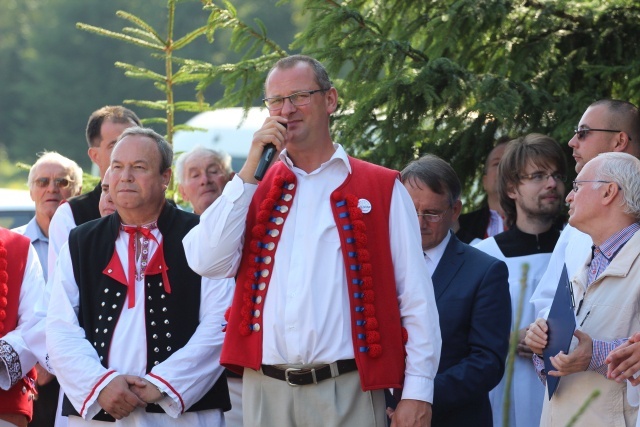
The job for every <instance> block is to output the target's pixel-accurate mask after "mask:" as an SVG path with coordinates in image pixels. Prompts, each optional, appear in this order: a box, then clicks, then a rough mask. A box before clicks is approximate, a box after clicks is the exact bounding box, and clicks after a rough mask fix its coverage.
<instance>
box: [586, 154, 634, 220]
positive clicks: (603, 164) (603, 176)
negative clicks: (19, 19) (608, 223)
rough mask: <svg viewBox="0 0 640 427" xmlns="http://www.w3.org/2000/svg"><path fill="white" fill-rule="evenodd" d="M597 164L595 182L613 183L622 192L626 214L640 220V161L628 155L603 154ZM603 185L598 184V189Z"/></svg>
mask: <svg viewBox="0 0 640 427" xmlns="http://www.w3.org/2000/svg"><path fill="white" fill-rule="evenodd" d="M596 158H597V159H601V160H600V161H598V162H597V163H596V171H595V178H594V180H602V181H612V182H615V183H616V184H618V186H619V187H620V189H621V190H622V198H623V202H622V206H623V207H624V212H625V213H626V214H629V215H632V216H633V217H634V218H635V219H636V220H640V160H638V159H637V158H635V157H634V156H632V155H631V154H627V153H613V152H611V153H601V154H598V156H596ZM602 184H603V183H596V185H594V188H598V187H600V186H601V185H602Z"/></svg>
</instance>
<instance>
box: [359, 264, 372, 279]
mask: <svg viewBox="0 0 640 427" xmlns="http://www.w3.org/2000/svg"><path fill="white" fill-rule="evenodd" d="M372 272H373V269H372V268H371V264H369V263H368V262H367V263H364V264H362V265H361V266H360V274H361V275H362V276H371V273H372Z"/></svg>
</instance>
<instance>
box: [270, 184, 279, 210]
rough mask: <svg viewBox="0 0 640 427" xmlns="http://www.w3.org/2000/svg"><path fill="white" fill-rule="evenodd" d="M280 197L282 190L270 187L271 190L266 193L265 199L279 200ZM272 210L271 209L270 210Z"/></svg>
mask: <svg viewBox="0 0 640 427" xmlns="http://www.w3.org/2000/svg"><path fill="white" fill-rule="evenodd" d="M281 197H282V188H278V187H271V190H269V192H268V193H267V199H271V200H273V201H276V200H280V198H281ZM271 209H273V207H272V208H271Z"/></svg>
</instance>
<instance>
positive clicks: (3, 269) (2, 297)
mask: <svg viewBox="0 0 640 427" xmlns="http://www.w3.org/2000/svg"><path fill="white" fill-rule="evenodd" d="M8 282H9V274H8V273H7V248H5V247H4V242H3V241H2V240H0V335H2V334H3V332H4V320H5V319H6V318H7V310H6V309H7V304H8V301H7V295H9V285H8V284H7V283H8Z"/></svg>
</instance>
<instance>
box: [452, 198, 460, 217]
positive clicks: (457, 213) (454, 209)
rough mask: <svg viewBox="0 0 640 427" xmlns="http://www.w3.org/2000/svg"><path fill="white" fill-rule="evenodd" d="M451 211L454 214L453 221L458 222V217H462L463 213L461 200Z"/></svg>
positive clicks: (457, 201) (456, 202)
mask: <svg viewBox="0 0 640 427" xmlns="http://www.w3.org/2000/svg"><path fill="white" fill-rule="evenodd" d="M451 211H452V212H453V217H452V219H453V221H454V222H456V223H457V222H458V217H459V216H460V212H462V202H461V201H460V199H458V200H456V201H455V203H454V204H453V206H452V207H451Z"/></svg>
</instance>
